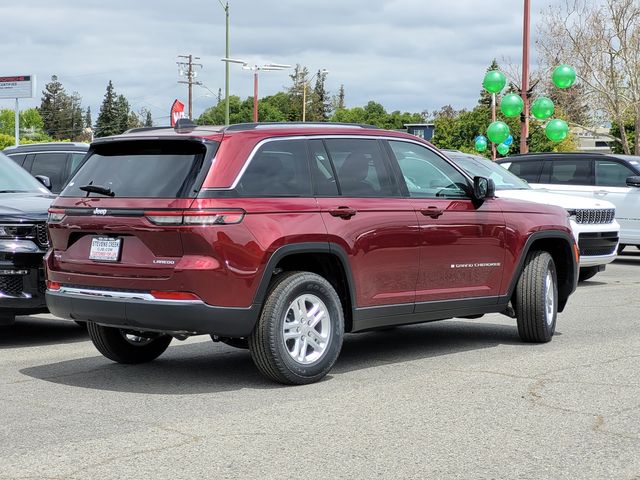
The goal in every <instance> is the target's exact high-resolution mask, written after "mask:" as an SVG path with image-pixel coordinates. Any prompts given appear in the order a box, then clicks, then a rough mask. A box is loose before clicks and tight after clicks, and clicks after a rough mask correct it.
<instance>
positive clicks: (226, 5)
mask: <svg viewBox="0 0 640 480" xmlns="http://www.w3.org/2000/svg"><path fill="white" fill-rule="evenodd" d="M218 2H220V6H221V7H222V9H223V10H224V14H225V34H226V41H225V54H224V58H229V2H226V3H222V0H218ZM224 124H225V125H229V62H227V63H226V64H225V67H224Z"/></svg>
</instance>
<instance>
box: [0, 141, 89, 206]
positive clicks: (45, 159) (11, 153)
mask: <svg viewBox="0 0 640 480" xmlns="http://www.w3.org/2000/svg"><path fill="white" fill-rule="evenodd" d="M88 150H89V145H88V144H86V143H76V142H53V143H34V144H28V145H20V146H18V147H7V148H5V149H4V151H3V152H4V154H5V155H7V156H8V157H9V158H11V159H12V160H14V161H15V162H16V163H17V164H18V165H20V166H21V167H23V168H24V169H25V170H27V171H28V172H29V173H31V175H33V176H36V175H44V176H47V177H49V180H50V181H51V184H50V185H49V188H50V190H51V191H52V192H53V193H60V191H61V190H62V187H64V185H65V184H66V183H67V181H68V180H69V179H70V178H71V176H72V175H73V174H74V173H75V171H76V170H77V169H78V167H79V166H80V165H81V164H82V161H83V160H84V157H85V155H86V154H87V151H88Z"/></svg>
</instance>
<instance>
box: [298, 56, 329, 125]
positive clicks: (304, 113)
mask: <svg viewBox="0 0 640 480" xmlns="http://www.w3.org/2000/svg"><path fill="white" fill-rule="evenodd" d="M327 73H329V70H327V69H326V68H323V69H322V70H320V71H318V72H317V73H315V74H314V75H313V76H312V77H311V78H310V79H309V80H307V81H305V82H304V86H303V88H302V121H303V122H306V121H307V86H308V85H309V84H310V83H311V82H312V81H313V79H314V78H316V77H317V76H318V74H320V75H325V74H327Z"/></svg>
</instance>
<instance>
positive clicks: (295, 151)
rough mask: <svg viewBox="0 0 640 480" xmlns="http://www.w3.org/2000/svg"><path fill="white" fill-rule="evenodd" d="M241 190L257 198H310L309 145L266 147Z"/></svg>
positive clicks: (256, 157)
mask: <svg viewBox="0 0 640 480" xmlns="http://www.w3.org/2000/svg"><path fill="white" fill-rule="evenodd" d="M237 190H238V193H239V194H240V195H246V196H253V197H280V196H296V197H300V196H310V195H311V178H310V175H309V162H308V159H307V144H306V141H305V140H277V141H273V142H267V143H265V144H264V145H263V146H262V147H260V149H259V150H258V151H257V152H256V154H255V155H254V157H253V158H252V159H251V163H249V166H248V167H247V171H246V172H245V173H244V175H243V176H242V178H241V179H240V183H239V184H238V188H237Z"/></svg>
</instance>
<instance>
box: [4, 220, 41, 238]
mask: <svg viewBox="0 0 640 480" xmlns="http://www.w3.org/2000/svg"><path fill="white" fill-rule="evenodd" d="M31 235H33V225H21V224H19V223H16V224H3V225H0V238H21V237H22V238H24V237H29V236H31Z"/></svg>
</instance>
